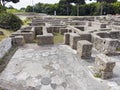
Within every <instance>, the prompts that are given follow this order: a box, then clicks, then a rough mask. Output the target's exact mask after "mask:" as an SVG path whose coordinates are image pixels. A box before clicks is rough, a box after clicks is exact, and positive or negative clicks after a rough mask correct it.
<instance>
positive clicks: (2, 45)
mask: <svg viewBox="0 0 120 90" xmlns="http://www.w3.org/2000/svg"><path fill="white" fill-rule="evenodd" d="M11 47H12V39H11V38H6V39H3V40H2V41H1V42H0V58H2V57H3V56H4V55H5V54H6V53H7V52H8V51H9V50H10V48H11Z"/></svg>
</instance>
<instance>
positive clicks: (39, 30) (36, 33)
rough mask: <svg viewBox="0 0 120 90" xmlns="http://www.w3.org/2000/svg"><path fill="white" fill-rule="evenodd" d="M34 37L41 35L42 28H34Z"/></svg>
mask: <svg viewBox="0 0 120 90" xmlns="http://www.w3.org/2000/svg"><path fill="white" fill-rule="evenodd" d="M34 28H35V35H43V27H42V26H34Z"/></svg>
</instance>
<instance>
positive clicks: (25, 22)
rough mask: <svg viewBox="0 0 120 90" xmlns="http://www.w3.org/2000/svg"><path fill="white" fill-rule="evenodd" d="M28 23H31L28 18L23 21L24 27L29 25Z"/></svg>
mask: <svg viewBox="0 0 120 90" xmlns="http://www.w3.org/2000/svg"><path fill="white" fill-rule="evenodd" d="M30 22H32V20H31V19H29V18H26V19H24V20H23V24H24V25H28V23H30Z"/></svg>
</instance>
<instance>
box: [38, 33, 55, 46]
mask: <svg viewBox="0 0 120 90" xmlns="http://www.w3.org/2000/svg"><path fill="white" fill-rule="evenodd" d="M37 39H38V45H46V44H54V37H53V34H51V33H47V34H45V35H37Z"/></svg>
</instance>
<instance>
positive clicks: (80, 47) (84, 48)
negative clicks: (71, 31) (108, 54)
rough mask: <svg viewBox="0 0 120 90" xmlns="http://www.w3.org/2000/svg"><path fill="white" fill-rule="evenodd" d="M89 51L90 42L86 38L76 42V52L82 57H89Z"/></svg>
mask: <svg viewBox="0 0 120 90" xmlns="http://www.w3.org/2000/svg"><path fill="white" fill-rule="evenodd" d="M91 52H92V43H90V42H88V41H86V40H81V41H78V42H77V54H78V55H79V56H80V57H81V58H82V59H90V58H91Z"/></svg>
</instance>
